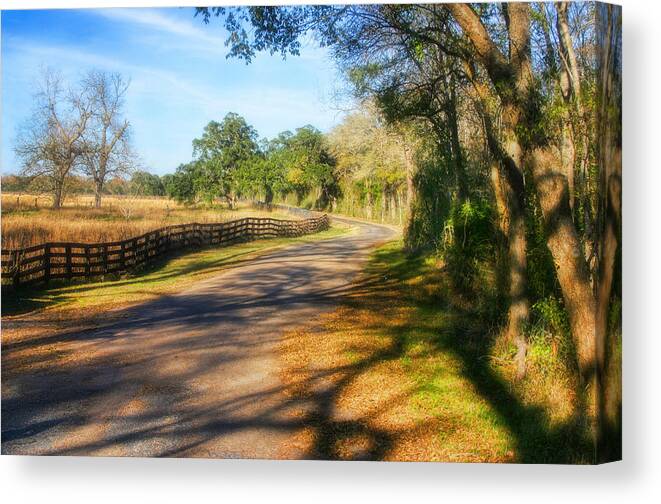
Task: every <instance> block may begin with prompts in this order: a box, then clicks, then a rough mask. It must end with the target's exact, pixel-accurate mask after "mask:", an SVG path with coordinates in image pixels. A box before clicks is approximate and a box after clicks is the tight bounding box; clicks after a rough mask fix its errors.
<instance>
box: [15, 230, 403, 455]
mask: <svg viewBox="0 0 661 504" xmlns="http://www.w3.org/2000/svg"><path fill="white" fill-rule="evenodd" d="M338 220H344V219H339V218H338ZM351 223H352V225H354V226H355V227H356V231H355V232H352V233H350V234H347V235H342V236H339V237H335V238H331V239H328V240H323V241H318V242H313V243H304V244H296V245H292V246H289V247H286V248H281V249H278V250H275V251H272V252H270V253H267V254H264V255H261V256H259V257H258V258H256V259H254V260H252V261H249V262H247V263H245V264H243V265H241V266H238V267H236V268H233V269H230V270H226V271H224V272H222V273H221V274H219V275H218V276H215V277H213V278H210V279H207V280H204V281H201V282H199V283H197V284H196V285H195V286H194V287H193V288H190V289H187V290H185V291H183V292H181V293H178V294H176V295H171V296H164V297H162V298H159V299H158V300H155V301H152V302H148V303H145V304H142V305H139V306H137V307H133V308H130V309H128V310H126V313H125V314H124V315H126V316H125V317H122V320H121V322H118V323H114V324H112V325H110V326H106V327H102V328H98V329H94V330H90V331H83V332H75V331H72V332H71V333H67V334H60V335H57V336H54V337H53V338H52V340H53V341H52V342H53V343H57V342H58V341H62V340H65V339H66V341H69V342H72V341H73V342H75V345H76V348H80V351H79V352H78V353H79V354H80V358H78V359H77V360H76V362H75V365H71V366H66V367H65V368H64V369H62V368H61V367H58V368H52V369H49V370H48V371H47V372H42V373H39V374H34V373H33V374H30V375H27V374H23V375H20V374H19V375H16V376H10V377H8V378H7V377H3V378H4V379H3V385H2V453H3V454H26V455H28V454H30V455H36V454H45V455H46V454H47V455H106V456H142V457H153V456H175V457H218V458H304V457H306V453H305V452H304V448H302V447H297V446H296V445H295V443H292V442H290V441H291V440H292V436H293V434H294V432H296V431H297V430H299V429H300V428H301V427H302V425H301V422H302V420H301V419H300V417H297V415H296V414H294V413H293V411H294V409H295V408H294V405H293V403H292V399H291V398H289V397H288V394H286V391H285V390H284V389H283V386H282V384H281V382H280V380H279V377H278V370H279V365H278V360H277V355H276V345H277V344H278V342H279V340H280V337H281V335H282V334H283V332H284V331H285V330H287V329H290V328H293V327H296V326H299V325H302V324H305V323H306V322H308V321H311V320H314V318H315V317H317V316H318V315H319V314H320V313H322V312H324V311H327V310H330V309H332V307H333V306H334V305H336V303H337V302H338V301H339V300H341V298H342V296H343V295H344V294H345V293H346V292H347V290H348V289H349V287H350V284H351V282H352V281H353V280H354V278H355V276H356V274H357V273H358V272H359V271H360V269H361V266H362V264H363V263H364V261H365V260H366V258H367V256H368V254H369V252H370V250H371V249H373V247H374V246H375V245H376V244H378V243H380V242H383V241H386V240H388V239H390V238H392V237H393V236H394V235H395V232H394V231H392V230H390V229H388V228H386V227H383V226H377V225H373V224H366V223H362V222H356V221H351ZM18 344H20V345H23V344H25V343H23V342H21V343H18ZM3 351H4V352H9V353H11V351H12V348H11V343H10V344H9V345H5V346H3Z"/></svg>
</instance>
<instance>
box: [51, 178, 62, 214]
mask: <svg viewBox="0 0 661 504" xmlns="http://www.w3.org/2000/svg"><path fill="white" fill-rule="evenodd" d="M63 196H64V180H55V181H54V187H53V208H55V209H58V208H61V207H62V198H63Z"/></svg>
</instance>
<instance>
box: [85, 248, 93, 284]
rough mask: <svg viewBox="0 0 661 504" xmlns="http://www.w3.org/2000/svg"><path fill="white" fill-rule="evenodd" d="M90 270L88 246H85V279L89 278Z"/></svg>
mask: <svg viewBox="0 0 661 504" xmlns="http://www.w3.org/2000/svg"><path fill="white" fill-rule="evenodd" d="M91 272H92V270H91V269H90V246H89V245H85V278H88V279H89V277H90V276H91Z"/></svg>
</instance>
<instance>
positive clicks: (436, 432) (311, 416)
mask: <svg viewBox="0 0 661 504" xmlns="http://www.w3.org/2000/svg"><path fill="white" fill-rule="evenodd" d="M448 276H449V275H448V274H447V271H446V270H445V268H444V267H443V265H442V264H438V263H437V261H436V259H435V258H434V257H432V256H424V255H418V256H408V255H407V254H406V253H405V252H404V251H403V248H402V243H401V242H392V243H389V244H386V245H384V246H382V247H381V248H379V249H378V250H377V251H375V252H374V254H373V255H372V257H371V260H370V262H369V263H368V265H367V267H366V271H365V275H364V278H363V279H362V280H361V281H360V282H357V283H356V285H355V288H354V289H353V290H352V291H351V292H350V293H348V294H347V296H346V298H345V300H344V302H343V303H342V305H341V306H340V307H339V308H338V309H337V310H335V311H334V312H331V313H329V314H327V315H325V316H323V317H321V318H320V319H319V320H318V321H316V322H315V323H314V324H313V325H311V326H309V327H308V328H304V329H299V330H294V331H291V332H290V333H289V334H287V335H286V337H285V338H284V340H283V343H282V345H281V348H280V353H281V357H282V362H283V372H282V377H283V380H284V382H285V384H286V385H287V389H288V391H289V394H290V395H291V396H292V398H295V399H298V400H299V401H301V402H302V404H303V406H302V408H301V412H300V415H302V416H304V417H306V418H307V420H306V421H305V423H306V424H307V425H308V427H306V428H305V429H302V430H301V431H300V433H299V434H298V438H299V440H298V442H299V443H302V444H304V445H306V446H307V449H308V452H309V455H310V457H313V458H322V459H370V460H406V461H448V462H538V463H539V462H544V463H551V462H555V463H587V462H590V461H591V457H592V451H591V444H590V443H589V440H588V438H587V437H586V436H585V426H584V425H583V424H582V423H581V422H582V420H581V418H582V416H581V414H580V408H581V405H580V404H577V403H578V399H577V398H576V397H575V395H574V394H573V393H572V387H573V386H574V384H573V383H570V382H569V381H568V380H567V379H565V378H564V375H563V374H562V373H563V372H564V371H560V370H557V371H555V372H549V371H548V370H546V371H545V372H542V371H541V370H540V369H541V368H540V367H539V366H538V365H537V361H538V360H539V359H540V357H539V353H540V352H539V348H536V349H535V351H536V353H534V354H533V356H532V358H533V362H531V363H530V367H529V373H528V376H527V377H526V378H525V379H524V380H523V381H521V382H516V381H515V380H514V374H515V373H514V365H513V362H512V356H513V355H512V352H511V349H509V348H507V345H504V344H502V342H501V341H500V340H499V336H498V334H497V330H496V329H494V325H493V323H492V322H490V321H489V318H488V316H486V314H485V313H484V312H483V311H482V310H483V307H482V306H481V305H480V302H479V301H478V300H476V299H472V298H470V297H467V296H462V295H461V294H459V293H457V292H456V291H455V290H454V288H453V287H452V281H451V280H450V279H449V278H448ZM558 403H561V404H562V407H560V408H558V407H557V404H558ZM554 408H555V409H554Z"/></svg>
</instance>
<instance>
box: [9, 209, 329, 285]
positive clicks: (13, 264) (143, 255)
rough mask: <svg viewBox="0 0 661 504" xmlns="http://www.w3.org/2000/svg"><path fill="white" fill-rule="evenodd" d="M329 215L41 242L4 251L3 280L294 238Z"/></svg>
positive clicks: (116, 269) (72, 273) (58, 275)
mask: <svg viewBox="0 0 661 504" xmlns="http://www.w3.org/2000/svg"><path fill="white" fill-rule="evenodd" d="M329 225H330V222H329V218H328V216H327V215H322V216H320V217H315V218H312V219H306V220H299V221H292V220H280V219H269V218H257V217H247V218H244V219H239V220H235V221H230V222H222V223H214V224H198V223H192V224H181V225H173V226H167V227H164V228H160V229H155V230H154V231H150V232H148V233H145V234H143V235H141V236H137V237H135V238H129V239H128V240H124V241H116V242H108V243H93V244H90V243H44V244H41V245H35V246H33V247H27V248H24V249H11V250H9V249H8V250H4V249H3V250H2V279H3V280H2V281H3V284H5V283H8V284H11V285H13V286H14V288H16V287H19V286H21V285H26V284H39V283H48V282H49V281H50V280H54V279H68V280H70V279H74V278H82V277H84V278H88V279H89V278H92V277H99V276H103V275H107V274H111V273H124V272H127V271H130V270H131V269H133V268H135V267H137V266H140V265H142V264H145V263H147V262H148V261H151V260H153V259H156V258H157V257H160V256H163V255H164V254H167V253H170V252H173V251H178V250H183V249H190V248H199V247H203V246H212V245H215V246H226V245H231V244H234V243H239V242H245V241H250V240H255V239H260V238H276V237H294V236H302V235H305V234H309V233H316V232H318V231H322V230H324V229H328V227H329Z"/></svg>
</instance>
